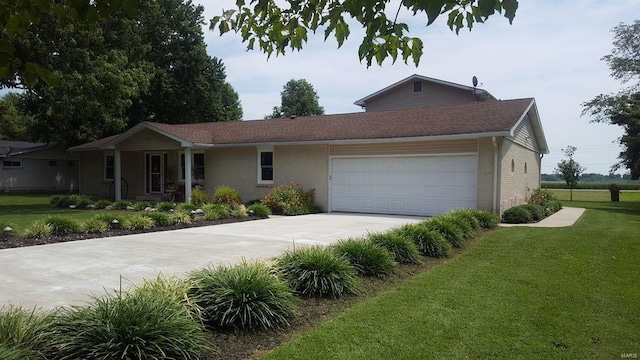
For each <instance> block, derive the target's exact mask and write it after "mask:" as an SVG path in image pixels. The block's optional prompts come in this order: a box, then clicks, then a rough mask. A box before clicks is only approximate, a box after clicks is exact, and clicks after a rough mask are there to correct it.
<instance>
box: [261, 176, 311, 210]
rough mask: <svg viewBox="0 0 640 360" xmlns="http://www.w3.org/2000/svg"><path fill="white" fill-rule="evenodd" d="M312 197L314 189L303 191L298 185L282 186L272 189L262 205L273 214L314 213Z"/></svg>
mask: <svg viewBox="0 0 640 360" xmlns="http://www.w3.org/2000/svg"><path fill="white" fill-rule="evenodd" d="M314 195H315V190H314V189H311V190H309V191H305V190H304V188H303V187H302V185H300V184H296V183H291V184H283V185H279V186H276V187H274V188H272V189H271V190H270V191H269V193H267V196H265V197H264V199H263V200H262V203H263V204H265V205H267V207H269V209H271V211H272V212H273V213H274V214H284V215H302V214H308V213H310V212H313V211H314V209H315V207H314V205H313V198H314Z"/></svg>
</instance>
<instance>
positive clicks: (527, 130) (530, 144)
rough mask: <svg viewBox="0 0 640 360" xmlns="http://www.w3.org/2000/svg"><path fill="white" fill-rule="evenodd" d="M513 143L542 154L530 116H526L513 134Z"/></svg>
mask: <svg viewBox="0 0 640 360" xmlns="http://www.w3.org/2000/svg"><path fill="white" fill-rule="evenodd" d="M513 141H514V142H515V143H516V144H519V145H522V146H524V147H525V148H527V149H529V150H533V151H535V152H538V153H539V152H540V146H539V145H538V141H537V138H536V135H535V132H534V130H533V125H532V124H531V119H530V118H529V115H526V116H525V118H524V119H523V120H522V121H521V122H520V124H519V125H518V127H517V128H516V129H515V131H514V133H513Z"/></svg>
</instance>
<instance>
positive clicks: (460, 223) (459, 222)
mask: <svg viewBox="0 0 640 360" xmlns="http://www.w3.org/2000/svg"><path fill="white" fill-rule="evenodd" d="M439 217H443V218H445V219H446V220H447V221H448V222H450V223H452V224H455V225H456V226H457V227H458V228H459V229H460V231H461V232H462V236H463V237H464V240H468V239H470V238H472V237H473V236H474V235H475V229H474V228H473V227H472V226H471V225H470V224H469V223H468V222H467V220H466V219H465V218H464V217H461V216H460V215H458V214H448V213H447V214H444V215H440V216H439ZM463 245H464V244H463Z"/></svg>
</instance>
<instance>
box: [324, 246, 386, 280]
mask: <svg viewBox="0 0 640 360" xmlns="http://www.w3.org/2000/svg"><path fill="white" fill-rule="evenodd" d="M332 247H333V249H334V250H335V251H336V252H337V253H338V254H339V255H342V256H344V257H346V258H347V259H348V260H349V263H351V265H352V266H353V267H354V268H355V269H356V271H357V272H358V274H360V275H362V276H376V277H380V278H382V277H384V276H386V275H388V274H390V273H392V272H393V270H394V268H395V267H396V266H397V265H398V263H397V262H396V261H395V260H394V256H393V254H391V252H389V251H388V250H387V249H385V248H383V247H382V246H379V245H377V244H375V243H373V242H372V241H370V240H368V239H365V238H357V239H356V238H352V239H346V240H340V241H338V242H337V243H335V244H333V245H332Z"/></svg>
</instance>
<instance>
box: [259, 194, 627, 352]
mask: <svg viewBox="0 0 640 360" xmlns="http://www.w3.org/2000/svg"><path fill="white" fill-rule="evenodd" d="M623 194H624V193H623ZM621 200H623V202H621V203H611V202H593V200H590V201H591V202H586V201H585V202H575V204H572V205H575V206H581V207H587V208H588V210H587V211H586V212H585V214H584V215H583V217H582V218H581V219H580V220H579V221H578V222H577V224H576V225H574V226H572V227H567V228H551V229H548V228H528V227H525V228H523V227H518V228H501V229H498V230H496V231H493V232H487V233H483V235H481V238H480V240H479V241H478V242H477V243H476V245H475V246H473V247H471V248H470V249H469V250H468V251H466V252H464V253H463V254H462V255H460V256H457V257H455V258H452V259H450V260H446V261H445V262H444V264H443V265H441V266H439V267H436V268H435V269H433V270H430V271H427V272H425V273H422V274H420V275H418V276H416V277H414V278H413V279H411V280H410V281H409V282H407V283H406V284H405V285H403V286H401V287H399V288H397V289H395V290H393V291H390V292H387V293H384V294H382V295H380V296H378V297H375V298H373V299H371V300H369V301H366V302H364V303H361V304H359V305H357V306H355V307H354V308H352V309H351V310H350V311H348V312H346V313H344V314H342V315H341V316H339V317H337V318H335V319H333V320H330V321H328V322H326V323H324V324H323V325H321V326H320V327H318V328H317V329H316V330H314V331H313V332H311V333H308V334H305V335H303V336H301V337H299V338H297V339H295V340H293V341H292V342H290V343H288V344H286V345H284V346H282V347H281V348H278V349H276V350H275V351H274V352H272V353H270V354H268V355H266V356H265V357H264V358H265V359H367V360H368V359H464V358H469V359H513V358H517V359H613V358H620V357H621V354H628V353H636V354H637V353H639V352H640V348H639V347H638V346H639V345H638V337H637V336H638V334H640V322H639V321H637V319H638V318H640V306H639V304H640V290H639V289H640V288H639V287H638V279H640V267H638V265H637V264H638V259H639V258H640V239H639V238H638V229H639V228H640V202H629V201H627V202H624V198H622V199H621Z"/></svg>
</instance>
